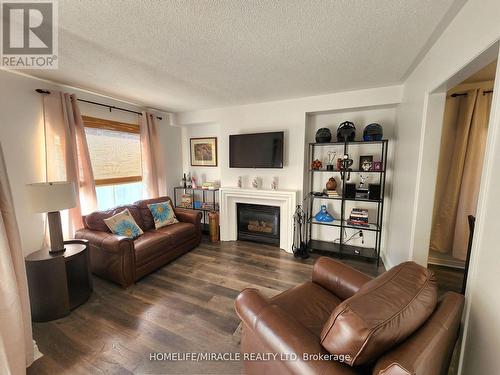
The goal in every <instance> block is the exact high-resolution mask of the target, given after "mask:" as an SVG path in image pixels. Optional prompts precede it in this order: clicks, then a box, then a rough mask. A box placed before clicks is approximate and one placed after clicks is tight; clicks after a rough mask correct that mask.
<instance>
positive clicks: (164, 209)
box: [148, 201, 179, 229]
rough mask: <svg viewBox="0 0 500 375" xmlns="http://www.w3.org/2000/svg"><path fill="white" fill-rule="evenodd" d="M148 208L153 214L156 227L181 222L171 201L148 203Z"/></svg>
mask: <svg viewBox="0 0 500 375" xmlns="http://www.w3.org/2000/svg"><path fill="white" fill-rule="evenodd" d="M148 208H149V210H150V211H151V215H153V219H154V222H155V228H156V229H159V228H161V227H165V226H167V225H171V224H175V223H178V222H179V220H177V218H176V217H175V212H174V209H173V208H172V206H171V204H170V202H169V201H166V202H160V203H151V204H148Z"/></svg>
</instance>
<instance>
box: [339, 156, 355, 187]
mask: <svg viewBox="0 0 500 375" xmlns="http://www.w3.org/2000/svg"><path fill="white" fill-rule="evenodd" d="M353 163H354V161H353V160H352V159H350V158H349V154H345V155H344V156H343V158H342V166H341V168H340V176H341V177H342V179H344V178H345V179H346V180H347V181H349V180H350V179H351V170H352V169H351V166H352V164H353ZM346 171H347V175H346V173H345V172H346Z"/></svg>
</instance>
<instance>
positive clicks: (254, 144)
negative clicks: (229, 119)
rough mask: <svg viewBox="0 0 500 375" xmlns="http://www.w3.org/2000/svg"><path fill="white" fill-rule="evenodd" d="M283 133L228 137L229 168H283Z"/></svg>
mask: <svg viewBox="0 0 500 375" xmlns="http://www.w3.org/2000/svg"><path fill="white" fill-rule="evenodd" d="M283 139H284V133H283V132H273V133H254V134H235V135H230V136H229V167H230V168H283Z"/></svg>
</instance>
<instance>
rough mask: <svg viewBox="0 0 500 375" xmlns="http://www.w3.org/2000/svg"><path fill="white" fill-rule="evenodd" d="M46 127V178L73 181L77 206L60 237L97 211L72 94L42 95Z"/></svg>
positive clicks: (72, 210)
mask: <svg viewBox="0 0 500 375" xmlns="http://www.w3.org/2000/svg"><path fill="white" fill-rule="evenodd" d="M44 106H45V121H46V127H47V150H48V152H47V159H48V160H47V179H48V180H49V181H62V180H65V181H73V182H74V183H75V188H76V195H77V198H78V199H77V206H76V207H75V208H72V209H70V210H69V215H68V218H67V220H63V221H66V223H65V227H66V228H64V234H65V235H66V236H67V237H72V236H73V234H74V232H75V231H76V230H77V229H79V228H81V227H82V226H83V222H82V215H85V214H88V213H90V212H92V211H95V210H96V209H97V196H96V191H95V181H94V175H93V173H92V165H91V163H90V156H89V150H88V146H87V138H86V136H85V129H84V126H83V120H82V116H81V114H80V109H79V108H78V102H77V100H76V96H75V95H70V94H65V93H62V92H58V91H52V92H51V93H50V94H49V95H44Z"/></svg>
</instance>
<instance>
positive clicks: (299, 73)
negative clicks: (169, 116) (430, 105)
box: [29, 0, 463, 111]
mask: <svg viewBox="0 0 500 375" xmlns="http://www.w3.org/2000/svg"><path fill="white" fill-rule="evenodd" d="M458 3H463V0H462V1H460V0H458V1H454V0H280V1H278V0H274V1H273V0H227V1H223V0H211V1H208V0H180V1H174V0H165V1H144V0H141V1H138V0H126V1H118V0H99V1H88V0H87V1H75V0H71V1H70V0H59V27H60V31H59V40H60V44H59V55H60V59H59V70H58V71H30V72H29V73H30V74H32V75H36V76H39V77H43V78H48V79H51V80H54V81H57V82H61V83H66V84H69V85H73V86H77V87H81V88H86V89H89V90H93V91H97V92H101V93H105V94H109V95H112V96H115V97H118V98H123V99H128V100H131V101H134V102H137V103H141V104H145V105H149V106H151V107H156V108H159V109H166V110H173V111H180V110H190V109H201V108H208V107H221V106H228V105H235V104H244V103H254V102H262V101H268V100H276V99H287V98H295V97H303V96H310V95H321V94H326V93H331V92H335V91H343V90H350V89H357V88H367V87H375V86H383V85H390V84H395V83H400V82H401V81H402V80H403V79H404V77H405V74H406V72H407V71H408V69H411V67H412V66H413V64H414V62H415V61H416V60H418V58H419V54H420V55H421V51H423V50H424V51H425V49H426V48H427V47H428V45H429V43H430V42H429V40H431V41H432V38H433V36H435V35H436V33H437V32H439V30H440V29H442V27H443V25H445V23H447V22H448V21H449V18H450V14H452V13H453V12H456V8H457V4H458ZM454 9H455V10H454ZM453 14H454V13H453Z"/></svg>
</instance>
